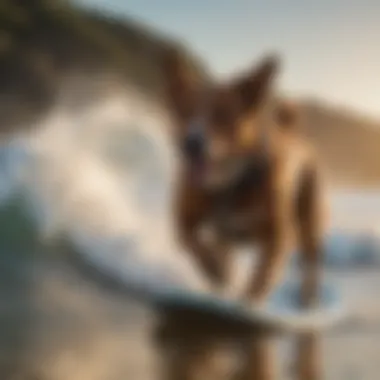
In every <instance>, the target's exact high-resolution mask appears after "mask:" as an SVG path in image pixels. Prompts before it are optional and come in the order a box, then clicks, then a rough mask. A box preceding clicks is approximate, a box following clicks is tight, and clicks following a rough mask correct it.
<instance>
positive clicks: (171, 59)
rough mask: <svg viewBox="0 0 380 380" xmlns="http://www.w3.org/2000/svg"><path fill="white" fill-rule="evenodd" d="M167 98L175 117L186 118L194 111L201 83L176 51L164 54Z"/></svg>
mask: <svg viewBox="0 0 380 380" xmlns="http://www.w3.org/2000/svg"><path fill="white" fill-rule="evenodd" d="M162 69H163V80H164V91H165V96H166V97H167V100H168V105H169V107H171V108H172V110H173V111H174V114H175V116H177V117H180V118H186V117H188V116H189V114H190V113H191V111H192V107H193V106H194V101H195V99H196V96H197V89H198V88H199V85H200V83H199V82H200V81H199V78H198V77H197V75H196V73H195V70H194V69H193V68H192V67H191V65H190V64H189V62H188V61H187V60H186V59H185V57H184V56H183V54H182V53H181V52H180V51H179V50H176V49H170V50H168V51H166V52H165V53H164V57H163V60H162Z"/></svg>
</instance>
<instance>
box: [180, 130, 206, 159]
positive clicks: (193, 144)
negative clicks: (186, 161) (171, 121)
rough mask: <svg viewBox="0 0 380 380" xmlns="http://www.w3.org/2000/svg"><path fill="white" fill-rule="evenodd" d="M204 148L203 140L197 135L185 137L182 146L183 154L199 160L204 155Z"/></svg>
mask: <svg viewBox="0 0 380 380" xmlns="http://www.w3.org/2000/svg"><path fill="white" fill-rule="evenodd" d="M204 148H205V142H204V139H203V137H202V136H201V135H198V134H192V135H189V136H187V137H186V139H185V141H184V145H183V150H184V153H185V154H186V155H187V156H188V157H190V158H200V157H201V156H202V155H203V153H204Z"/></svg>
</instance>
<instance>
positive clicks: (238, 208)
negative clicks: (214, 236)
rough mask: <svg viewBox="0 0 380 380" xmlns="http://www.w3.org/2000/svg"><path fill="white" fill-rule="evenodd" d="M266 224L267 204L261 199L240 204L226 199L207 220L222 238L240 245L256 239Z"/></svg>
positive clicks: (244, 201)
mask: <svg viewBox="0 0 380 380" xmlns="http://www.w3.org/2000/svg"><path fill="white" fill-rule="evenodd" d="M267 222H268V210H267V204H266V202H265V201H264V200H263V199H261V198H257V199H256V198H252V199H249V200H242V201H240V202H232V201H231V200H229V199H228V198H227V199H226V200H225V201H224V202H221V203H220V204H218V205H217V207H215V208H214V210H213V212H212V213H211V215H210V219H209V223H210V225H211V226H212V228H213V229H215V231H216V232H217V233H218V234H220V235H221V236H223V238H225V239H228V240H230V241H235V242H241V243H244V242H248V241H251V240H254V239H255V238H257V235H258V234H260V233H261V232H262V231H263V229H264V228H265V227H266V225H267Z"/></svg>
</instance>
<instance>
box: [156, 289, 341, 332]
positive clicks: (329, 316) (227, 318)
mask: <svg viewBox="0 0 380 380" xmlns="http://www.w3.org/2000/svg"><path fill="white" fill-rule="evenodd" d="M320 294H321V297H320V304H319V306H318V307H317V308H315V309H313V310H302V308H301V307H300V306H299V305H298V303H297V299H298V295H299V286H297V284H286V285H284V286H282V287H281V288H279V290H278V291H277V292H275V293H274V294H273V296H272V297H271V298H270V299H269V300H268V303H267V304H266V305H264V306H262V307H260V308H258V307H255V305H248V304H246V305H245V304H243V303H242V302H238V301H236V300H232V299H226V298H222V297H218V296H216V295H213V294H206V293H205V294H200V293H195V292H192V291H187V290H185V289H178V288H177V289H176V288H172V289H165V290H161V291H160V292H159V294H157V295H156V297H155V298H156V299H155V302H154V303H155V306H156V308H157V309H158V311H159V312H161V313H162V314H164V315H165V316H166V317H170V318H172V319H177V320H179V319H181V320H183V321H186V323H189V324H191V323H197V324H198V325H202V324H203V325H204V326H207V329H213V328H214V327H215V328H216V326H218V328H219V330H220V331H223V330H234V331H239V332H240V333H243V334H244V333H245V332H249V331H254V330H256V331H258V330H265V331H266V332H267V333H274V334H281V333H301V332H308V331H321V330H324V329H327V328H330V327H334V326H335V325H337V324H339V323H340V322H342V321H343V320H344V319H345V318H347V317H348V310H347V309H346V308H345V305H344V302H343V300H342V297H341V295H340V294H339V291H338V289H337V288H336V287H335V286H334V285H333V284H331V283H327V282H326V283H324V284H323V285H322V287H321V292H320Z"/></svg>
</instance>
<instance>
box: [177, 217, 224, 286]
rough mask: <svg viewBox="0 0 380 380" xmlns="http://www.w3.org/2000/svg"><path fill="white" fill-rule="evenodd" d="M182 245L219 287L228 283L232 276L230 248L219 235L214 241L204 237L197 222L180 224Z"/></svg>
mask: <svg viewBox="0 0 380 380" xmlns="http://www.w3.org/2000/svg"><path fill="white" fill-rule="evenodd" d="M180 240H181V244H182V246H183V247H184V248H185V249H186V250H187V251H188V252H189V253H190V254H191V255H192V257H193V258H194V259H195V261H196V263H197V265H198V267H199V268H200V270H201V271H202V272H203V273H204V274H205V275H206V276H207V277H208V279H209V280H211V281H212V283H213V284H214V285H216V286H218V287H220V286H224V285H226V283H227V282H228V280H229V277H230V257H231V255H230V252H231V251H230V249H229V245H228V244H227V242H222V240H220V239H219V238H218V237H216V240H215V241H213V242H207V241H205V240H204V239H202V236H201V234H200V233H199V228H198V225H197V224H191V225H189V224H187V225H184V224H182V226H180Z"/></svg>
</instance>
